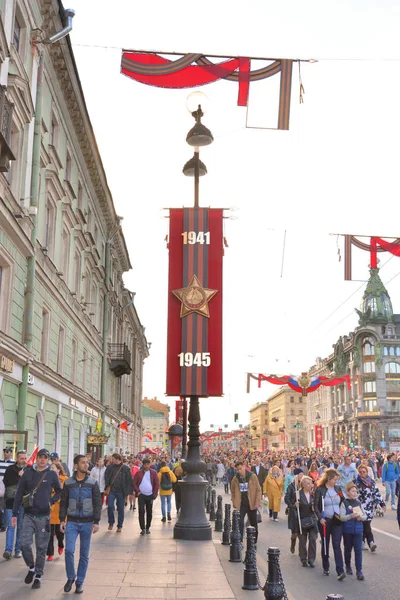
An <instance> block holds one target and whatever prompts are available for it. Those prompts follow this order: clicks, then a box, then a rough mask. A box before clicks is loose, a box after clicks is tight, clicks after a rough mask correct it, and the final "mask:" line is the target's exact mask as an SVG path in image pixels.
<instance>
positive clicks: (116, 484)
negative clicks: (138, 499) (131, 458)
mask: <svg viewBox="0 0 400 600" xmlns="http://www.w3.org/2000/svg"><path fill="white" fill-rule="evenodd" d="M112 458H113V462H112V464H110V465H108V467H107V469H106V474H105V485H106V489H107V488H109V495H108V531H112V529H113V527H114V523H115V517H114V505H115V501H117V513H118V523H117V533H121V531H122V526H123V524H124V516H125V515H124V509H125V498H127V496H131V495H132V494H133V482H132V475H131V470H130V468H129V467H128V465H124V463H123V462H122V457H121V455H120V454H118V453H115V454H113V455H112Z"/></svg>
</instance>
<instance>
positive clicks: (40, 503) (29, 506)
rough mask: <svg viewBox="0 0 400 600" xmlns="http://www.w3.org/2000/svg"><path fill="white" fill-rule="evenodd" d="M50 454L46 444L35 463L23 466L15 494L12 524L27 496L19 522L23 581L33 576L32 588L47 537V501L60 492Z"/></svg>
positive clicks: (37, 578) (54, 499) (40, 572)
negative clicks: (33, 547) (24, 575)
mask: <svg viewBox="0 0 400 600" xmlns="http://www.w3.org/2000/svg"><path fill="white" fill-rule="evenodd" d="M49 456H50V452H49V451H48V450H46V449H45V448H43V449H42V450H39V452H38V454H37V458H36V465H34V466H33V467H29V468H28V469H25V471H24V474H23V475H22V477H21V480H20V482H19V485H18V488H17V492H16V494H15V498H14V504H13V517H12V519H11V524H12V526H13V527H15V526H16V524H17V516H18V512H19V509H20V507H21V505H22V504H23V497H24V496H27V499H26V500H27V502H26V503H24V504H25V506H24V510H25V513H24V518H23V520H22V526H21V550H22V556H23V558H24V561H25V563H26V565H27V566H28V567H29V571H28V575H27V576H26V577H25V583H32V581H33V578H35V581H34V582H33V584H32V588H33V589H34V590H35V589H39V588H40V580H41V577H42V575H43V569H44V561H45V558H46V550H47V546H48V543H49V539H50V505H51V504H55V503H56V502H58V500H59V499H60V495H61V486H60V481H59V479H58V475H57V473H56V472H55V471H51V470H50V466H49ZM53 490H54V495H53V496H52V495H51V494H52V491H53ZM33 536H35V543H36V562H35V559H34V558H33V552H32V541H33Z"/></svg>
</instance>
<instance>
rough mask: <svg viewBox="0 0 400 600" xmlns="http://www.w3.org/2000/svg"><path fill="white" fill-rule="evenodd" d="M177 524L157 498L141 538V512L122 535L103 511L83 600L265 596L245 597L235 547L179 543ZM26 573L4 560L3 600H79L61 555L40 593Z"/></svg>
mask: <svg viewBox="0 0 400 600" xmlns="http://www.w3.org/2000/svg"><path fill="white" fill-rule="evenodd" d="M173 504H174V501H173ZM174 515H175V511H174ZM175 521H176V518H175V516H174V517H173V520H172V522H170V523H168V522H167V523H161V510H160V501H159V500H157V501H156V502H155V503H154V512H153V524H152V527H151V534H150V535H145V536H140V535H139V532H140V529H139V523H138V518H137V511H135V512H132V511H126V518H125V523H124V528H123V530H122V533H116V529H115V528H114V530H113V531H112V532H109V531H107V515H106V510H103V515H102V519H101V523H100V531H99V533H97V534H95V535H94V536H93V538H92V547H91V555H90V562H89V569H88V574H87V578H86V581H85V584H84V593H83V595H82V598H84V600H94V599H96V600H109V599H111V598H135V599H136V600H145V599H150V598H151V599H152V600H158V599H165V600H185V599H187V600H203V599H208V598H209V599H210V600H212V599H215V600H225V599H232V600H234V599H235V598H242V597H245V596H248V595H249V594H251V596H252V599H254V600H258V598H261V597H263V595H262V593H261V592H260V593H259V592H244V594H245V596H243V595H242V593H241V592H242V590H241V589H240V587H241V581H242V572H243V566H242V565H236V566H235V569H234V570H232V565H231V563H229V562H227V559H228V557H229V547H223V548H224V550H225V549H226V552H223V551H222V552H221V549H220V547H219V546H220V539H221V534H215V539H214V541H209V542H187V541H183V540H174V539H172V538H173V526H174V523H175ZM213 525H214V524H213V523H212V526H213ZM4 543H5V534H1V535H0V544H1V546H0V549H1V548H3V546H4ZM217 550H218V552H217ZM219 555H220V557H221V559H220V557H219ZM0 556H2V550H1V553H0ZM228 566H229V567H228ZM224 568H225V569H226V570H227V574H228V577H227V574H226V573H225V571H224ZM26 572H27V569H26V566H25V564H24V562H23V560H22V559H15V558H12V559H11V560H9V561H6V560H4V559H2V558H1V559H0V600H24V599H29V600H30V599H31V598H37V599H38V600H55V599H58V598H60V597H64V598H66V597H67V596H68V595H70V596H71V595H72V597H76V596H75V594H74V593H73V591H72V592H70V594H65V593H64V591H63V587H64V584H65V582H66V579H67V578H66V575H65V564H64V556H61V557H59V556H58V555H57V557H55V558H54V561H53V562H46V566H45V571H44V576H43V579H42V587H41V589H40V590H32V589H31V586H30V585H25V584H24V582H23V579H24V577H25V575H26ZM230 573H231V574H230ZM233 573H234V576H233V575H232V574H233ZM228 578H229V581H228ZM73 589H74V588H73ZM239 590H240V592H239ZM235 592H236V595H235Z"/></svg>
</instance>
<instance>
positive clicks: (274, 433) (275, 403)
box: [267, 386, 307, 450]
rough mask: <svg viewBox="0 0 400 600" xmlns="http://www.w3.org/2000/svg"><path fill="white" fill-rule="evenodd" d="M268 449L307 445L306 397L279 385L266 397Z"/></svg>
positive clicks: (293, 447)
mask: <svg viewBox="0 0 400 600" xmlns="http://www.w3.org/2000/svg"><path fill="white" fill-rule="evenodd" d="M267 440H268V449H279V450H286V449H290V450H291V449H295V448H304V447H305V446H306V445H307V403H306V398H303V397H302V395H301V394H299V393H297V392H294V391H293V390H292V389H290V388H289V387H286V386H284V387H281V388H279V389H278V391H277V392H275V393H274V394H272V395H271V396H270V397H269V398H268V430H267Z"/></svg>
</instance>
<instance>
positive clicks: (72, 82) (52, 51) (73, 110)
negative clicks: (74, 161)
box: [44, 2, 131, 272]
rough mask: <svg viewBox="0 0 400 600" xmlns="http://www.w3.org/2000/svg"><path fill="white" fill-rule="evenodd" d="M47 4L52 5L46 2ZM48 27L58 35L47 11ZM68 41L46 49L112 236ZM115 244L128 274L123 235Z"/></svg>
mask: <svg viewBox="0 0 400 600" xmlns="http://www.w3.org/2000/svg"><path fill="white" fill-rule="evenodd" d="M46 4H48V3H47V2H46ZM57 21H60V19H59V17H58V18H57ZM44 23H45V24H46V25H47V31H46V35H48V34H49V35H50V34H51V33H52V32H53V31H55V26H54V23H51V19H49V13H48V11H46V10H45V16H44ZM60 25H61V24H60V23H59V26H60ZM66 40H67V43H63V44H59V43H55V44H51V45H49V46H46V51H47V52H48V54H49V57H50V59H51V63H52V66H53V68H54V71H55V74H56V76H57V79H58V82H59V84H60V87H61V90H62V93H63V97H64V100H65V103H66V105H67V108H68V112H69V115H70V118H71V121H72V124H73V127H74V131H75V135H76V137H77V140H78V143H79V147H80V149H81V152H82V155H83V158H84V160H85V163H86V166H87V169H88V172H89V175H90V180H91V184H92V186H93V190H94V197H95V198H96V200H97V202H98V203H99V206H100V207H101V210H102V214H103V216H104V220H105V222H106V225H107V229H108V232H111V231H113V230H114V229H115V225H116V221H117V215H116V212H115V208H114V204H113V200H112V196H111V193H110V190H109V188H108V185H107V179H106V174H105V172H104V168H103V165H102V161H101V157H100V154H99V152H98V150H97V143H96V139H95V135H94V132H93V128H92V125H91V122H90V118H89V114H88V111H87V107H86V104H85V99H84V96H83V91H82V88H81V84H80V80H79V74H78V71H77V68H76V64H75V60H74V56H73V52H72V48H71V45H70V41H69V38H66ZM113 244H114V246H115V247H116V250H117V255H118V261H119V264H120V268H121V270H122V271H123V272H124V271H128V270H129V269H131V264H130V260H129V255H128V251H127V248H126V244H125V240H124V238H123V235H122V234H121V235H118V236H115V238H114V239H113Z"/></svg>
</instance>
